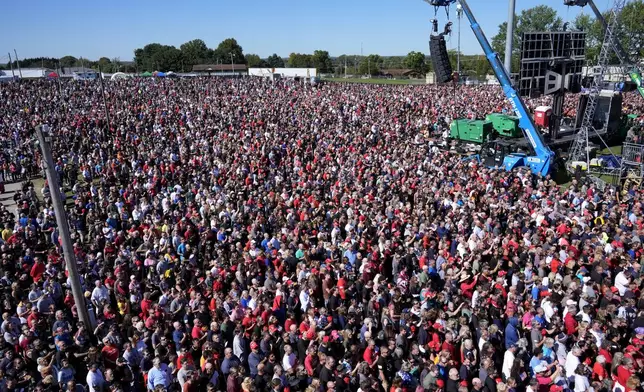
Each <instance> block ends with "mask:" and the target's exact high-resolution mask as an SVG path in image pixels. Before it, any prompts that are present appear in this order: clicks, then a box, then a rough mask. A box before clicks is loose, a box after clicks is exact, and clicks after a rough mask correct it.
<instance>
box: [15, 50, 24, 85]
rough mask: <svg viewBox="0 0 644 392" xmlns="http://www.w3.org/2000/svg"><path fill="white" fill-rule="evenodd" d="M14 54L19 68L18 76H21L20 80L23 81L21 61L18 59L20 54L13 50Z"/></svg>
mask: <svg viewBox="0 0 644 392" xmlns="http://www.w3.org/2000/svg"><path fill="white" fill-rule="evenodd" d="M13 54H15V55H16V65H17V66H18V74H19V75H20V79H22V68H20V60H19V59H18V52H16V50H15V49H14V50H13Z"/></svg>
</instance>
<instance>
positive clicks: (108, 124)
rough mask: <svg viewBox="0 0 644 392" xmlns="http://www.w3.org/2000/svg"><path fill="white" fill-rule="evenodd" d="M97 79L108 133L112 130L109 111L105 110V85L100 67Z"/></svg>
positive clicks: (99, 67)
mask: <svg viewBox="0 0 644 392" xmlns="http://www.w3.org/2000/svg"><path fill="white" fill-rule="evenodd" d="M98 78H99V79H100V80H101V95H103V107H104V108H105V119H106V120H107V129H108V131H109V130H110V129H111V128H112V121H110V111H109V110H108V109H107V100H106V99H105V84H104V83H103V73H102V72H101V66H100V65H99V66H98Z"/></svg>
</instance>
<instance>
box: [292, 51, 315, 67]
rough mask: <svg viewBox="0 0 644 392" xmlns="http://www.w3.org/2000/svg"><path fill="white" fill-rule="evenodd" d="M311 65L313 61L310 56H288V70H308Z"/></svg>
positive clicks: (294, 54) (295, 54) (301, 54)
mask: <svg viewBox="0 0 644 392" xmlns="http://www.w3.org/2000/svg"><path fill="white" fill-rule="evenodd" d="M312 65H313V59H312V58H311V55H310V54H303V53H291V54H290V55H289V56H288V66H289V68H310V67H311V66H312Z"/></svg>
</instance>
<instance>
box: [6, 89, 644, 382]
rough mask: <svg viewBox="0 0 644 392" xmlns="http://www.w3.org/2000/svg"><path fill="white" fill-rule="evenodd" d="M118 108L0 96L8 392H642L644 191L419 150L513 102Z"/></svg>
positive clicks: (632, 100) (323, 92)
mask: <svg viewBox="0 0 644 392" xmlns="http://www.w3.org/2000/svg"><path fill="white" fill-rule="evenodd" d="M105 89H106V101H107V106H108V109H109V111H110V112H109V114H110V115H109V121H108V118H107V116H106V115H105V112H104V106H103V101H102V95H101V90H100V86H99V85H98V84H97V83H94V82H69V83H62V84H61V85H58V84H57V83H54V82H50V81H32V82H20V83H8V84H2V85H0V138H1V139H2V140H1V141H2V143H3V147H2V157H1V158H0V159H1V161H0V164H1V165H2V169H3V175H4V178H5V180H6V181H18V182H21V184H22V186H21V189H20V190H19V191H18V192H16V193H15V195H13V200H14V201H15V206H11V207H4V206H3V207H0V220H1V222H0V224H1V227H0V258H1V263H0V295H1V300H2V302H1V310H2V324H1V326H0V328H1V332H2V335H3V339H2V344H1V349H2V351H1V352H0V392H4V391H12V392H13V391H17V392H26V391H54V392H58V391H67V392H77V391H78V392H80V391H86V392H99V391H100V392H107V391H121V392H131V391H146V390H147V391H168V392H174V391H182V392H193V391H226V392H241V391H244V392H250V391H274V392H297V391H306V392H331V391H338V392H345V391H351V392H354V391H360V392H382V391H384V392H411V391H415V392H420V391H429V392H439V391H440V392H465V391H474V392H524V391H525V392H560V391H574V392H586V391H595V392H602V391H611V392H613V391H616V392H632V391H636V390H637V391H640V390H642V387H641V385H640V379H641V372H642V369H643V366H644V357H643V356H642V354H644V351H643V344H644V297H643V296H642V294H641V286H642V276H641V273H642V267H641V263H640V260H641V259H642V256H643V254H644V248H643V247H642V240H643V237H642V236H643V235H644V216H643V211H642V208H643V205H642V201H643V200H642V199H643V197H642V194H641V193H640V192H639V191H637V190H636V189H630V190H629V191H628V192H626V193H621V192H619V190H616V189H614V188H611V187H608V188H606V189H604V190H600V189H597V188H596V187H595V186H594V185H592V184H591V183H586V182H584V180H583V178H582V179H577V180H573V182H572V183H571V184H570V186H568V187H566V188H565V189H564V188H560V187H559V186H557V184H556V183H555V182H554V181H553V180H552V179H551V178H550V177H540V176H535V175H533V174H532V173H530V172H529V171H527V170H525V169H519V170H516V171H513V172H505V171H499V170H495V169H491V168H486V167H483V166H481V165H480V164H479V163H477V162H476V161H466V162H464V161H462V160H461V159H460V158H459V157H458V156H455V155H450V154H449V153H446V152H443V151H439V150H437V149H436V148H434V147H432V146H430V144H429V143H428V142H427V139H426V136H427V135H431V134H440V133H441V130H442V127H445V126H446V124H447V123H449V121H451V119H453V118H460V117H473V118H482V117H484V116H485V115H486V114H488V113H492V112H501V111H509V110H510V106H509V104H507V103H506V102H505V101H504V97H503V95H502V93H501V92H500V90H499V89H498V88H493V87H470V86H460V87H457V88H454V87H452V86H449V87H442V86H375V85H361V84H320V85H317V86H310V85H304V84H297V83H294V82H290V81H277V82H269V81H264V80H261V79H220V78H194V79H165V80H164V79H130V80H121V81H115V82H110V83H106V86H105ZM643 103H644V102H643V101H642V100H641V98H639V97H638V96H636V95H633V94H628V95H627V96H626V98H625V107H626V106H628V107H629V110H630V112H638V113H639V114H640V115H641V114H644V111H641V109H642V108H644V105H643ZM529 104H530V105H532V104H533V103H532V102H529ZM41 123H47V124H49V125H50V126H51V128H52V130H53V131H52V135H53V138H52V150H53V153H54V156H55V170H56V172H57V174H58V177H59V178H58V179H59V184H49V183H47V182H45V183H44V185H40V184H41V183H42V182H41V180H39V178H42V177H41V176H42V174H41V173H42V164H41V161H42V159H41V156H40V153H39V148H38V145H37V144H36V143H35V141H34V138H33V129H34V127H35V126H36V125H38V124H41ZM32 180H33V182H32ZM58 191H60V192H61V196H62V197H63V198H64V202H65V203H66V212H67V220H68V223H69V226H70V231H71V237H72V241H73V254H74V256H75V258H76V260H75V261H76V263H77V269H78V271H79V273H80V275H81V284H82V286H83V291H84V295H85V301H86V307H87V310H88V312H89V314H90V319H91V322H90V323H89V324H91V325H87V323H83V322H81V321H80V320H79V316H78V313H79V309H78V308H77V306H76V304H75V301H74V298H73V295H72V291H71V281H70V279H69V276H68V273H67V270H66V267H65V262H64V260H63V256H62V254H63V252H62V248H61V240H60V234H59V231H58V227H57V224H56V219H55V216H54V212H53V208H52V202H51V195H52V192H58Z"/></svg>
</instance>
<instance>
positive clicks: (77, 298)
mask: <svg viewBox="0 0 644 392" xmlns="http://www.w3.org/2000/svg"><path fill="white" fill-rule="evenodd" d="M36 137H37V138H38V142H39V144H40V150H41V151H42V155H43V159H44V160H45V173H46V175H47V181H48V183H49V187H50V194H51V201H52V203H53V205H54V213H55V214H56V224H57V226H58V234H59V235H60V239H61V240H62V244H63V257H64V258H65V265H66V266H67V272H68V273H69V280H70V281H71V286H72V294H73V296H74V303H75V304H76V311H77V312H78V318H79V319H80V321H82V322H83V323H84V324H85V326H86V327H87V328H89V329H90V330H91V329H92V328H94V325H93V323H92V322H91V319H90V317H89V312H88V311H87V305H86V304H85V296H84V295H83V288H82V287H81V282H80V276H79V275H78V266H77V265H76V256H75V255H74V252H73V250H72V239H71V237H70V235H69V227H68V224H69V223H68V221H67V213H66V212H65V207H64V205H63V201H62V198H61V197H60V184H59V182H58V174H57V173H56V171H55V170H54V158H53V157H52V155H51V146H50V143H51V133H50V129H49V126H48V125H38V126H37V127H36Z"/></svg>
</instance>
